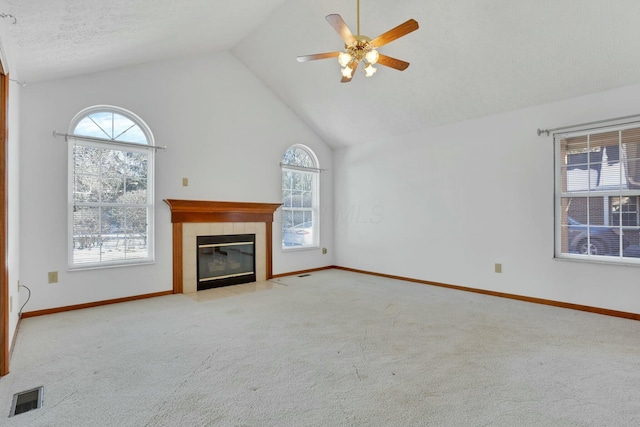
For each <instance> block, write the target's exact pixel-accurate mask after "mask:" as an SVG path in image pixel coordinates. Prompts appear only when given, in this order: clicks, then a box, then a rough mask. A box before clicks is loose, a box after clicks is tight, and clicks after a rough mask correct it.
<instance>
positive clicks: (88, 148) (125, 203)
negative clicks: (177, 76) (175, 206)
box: [68, 106, 154, 268]
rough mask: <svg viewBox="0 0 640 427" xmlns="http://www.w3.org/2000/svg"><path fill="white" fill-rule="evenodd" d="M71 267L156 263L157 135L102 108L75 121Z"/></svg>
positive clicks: (124, 114)
mask: <svg viewBox="0 0 640 427" xmlns="http://www.w3.org/2000/svg"><path fill="white" fill-rule="evenodd" d="M68 139H69V265H70V268H88V267H104V266H117V265H128V264H138V263H145V262H152V261H153V257H154V254H153V212H154V205H153V164H154V150H153V149H152V148H151V147H153V146H154V144H153V135H152V133H151V131H150V130H149V128H148V127H147V126H146V124H144V122H143V121H142V120H141V119H140V118H139V117H137V116H136V115H135V114H133V113H131V112H129V111H127V110H124V109H121V108H117V107H111V106H97V107H91V108H88V109H86V110H83V111H81V112H80V113H78V114H77V115H76V117H75V118H74V119H73V120H72V122H71V126H70V135H69V137H68Z"/></svg>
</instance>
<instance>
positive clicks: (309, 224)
mask: <svg viewBox="0 0 640 427" xmlns="http://www.w3.org/2000/svg"><path fill="white" fill-rule="evenodd" d="M281 166H282V207H281V211H282V248H283V249H284V250H292V249H307V248H317V247H318V246H319V245H320V239H319V222H320V221H319V215H318V212H319V204H320V203H319V192H318V185H319V182H318V181H319V179H318V178H319V172H320V170H319V169H318V161H317V159H316V156H315V154H314V153H313V151H311V150H310V149H309V148H308V147H305V146H303V145H300V144H297V145H293V146H291V147H289V148H288V149H287V151H286V152H285V153H284V156H282V163H281Z"/></svg>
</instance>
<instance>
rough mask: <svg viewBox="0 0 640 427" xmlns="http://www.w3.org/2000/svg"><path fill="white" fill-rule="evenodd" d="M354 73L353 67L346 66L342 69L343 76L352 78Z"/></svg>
mask: <svg viewBox="0 0 640 427" xmlns="http://www.w3.org/2000/svg"><path fill="white" fill-rule="evenodd" d="M352 75H353V69H351V68H350V67H344V68H343V69H342V77H346V78H348V79H350V78H351V77H353V76H352Z"/></svg>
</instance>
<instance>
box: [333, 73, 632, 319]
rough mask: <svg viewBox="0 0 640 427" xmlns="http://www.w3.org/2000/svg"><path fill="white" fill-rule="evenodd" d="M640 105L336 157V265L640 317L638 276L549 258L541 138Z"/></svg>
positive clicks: (459, 131)
mask: <svg viewBox="0 0 640 427" xmlns="http://www.w3.org/2000/svg"><path fill="white" fill-rule="evenodd" d="M639 98H640V85H638V86H633V87H626V88H621V89H618V90H613V91H609V92H605V93H599V94H594V95H590V96H585V97H581V98H577V99H570V100H566V101H562V102H558V103H555V104H551V105H545V106H540V107H535V108H530V109H526V110H522V111H515V112H510V113H507V114H501V115H497V116H493V117H487V118H483V119H479V120H472V121H466V122H463V123H459V124H454V125H451V126H446V127H441V128H436V129H431V130H425V131H423V132H420V133H417V134H412V135H407V136H404V137H399V138H396V139H393V140H390V141H384V142H382V143H372V144H367V145H362V146H357V147H353V148H347V149H342V150H339V151H337V152H336V153H335V156H334V164H335V170H336V172H335V174H334V180H335V183H336V186H335V200H334V203H335V206H336V216H335V220H334V228H335V233H336V246H335V248H336V250H335V251H336V261H337V264H338V265H341V266H345V267H351V268H356V269H362V270H366V271H372V272H379V273H385V274H392V275H398V276H404V277H410V278H416V279H421V280H427V281H435V282H440V283H447V284H453V285H459V286H466V287H471V288H478V289H487V290H493V291H498V292H505V293H512V294H518V295H525V296H530V297H536V298H545V299H551V300H556V301H563V302H571V303H575V304H584V305H588V306H594V307H601V308H607V309H612V310H621V311H627V312H633V313H640V288H639V287H638V285H637V283H638V279H637V276H638V272H639V271H640V268H639V267H629V266H619V265H602V264H597V265H596V264H589V263H584V262H569V261H559V260H554V258H553V248H554V231H553V230H554V220H553V200H554V179H553V174H554V163H553V162H554V158H553V147H552V144H553V143H552V137H538V136H537V134H536V129H537V128H538V127H543V128H554V127H559V126H564V125H573V124H578V123H584V122H589V121H593V120H602V119H609V118H613V117H617V116H625V115H630V114H637V113H640V108H639V107H638V102H637V101H638V99H639ZM494 263H502V268H503V273H502V274H496V273H495V272H494Z"/></svg>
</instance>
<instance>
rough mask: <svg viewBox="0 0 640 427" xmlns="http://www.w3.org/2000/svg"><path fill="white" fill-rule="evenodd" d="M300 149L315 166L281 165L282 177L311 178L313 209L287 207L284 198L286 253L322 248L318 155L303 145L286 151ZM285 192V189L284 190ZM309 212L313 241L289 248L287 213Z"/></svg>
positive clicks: (283, 220) (283, 240) (282, 212)
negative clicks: (287, 240) (288, 174)
mask: <svg viewBox="0 0 640 427" xmlns="http://www.w3.org/2000/svg"><path fill="white" fill-rule="evenodd" d="M294 148H298V149H302V150H304V151H305V152H306V153H307V154H308V155H309V157H310V158H311V160H312V162H313V166H312V167H309V166H300V165H291V164H285V163H281V164H280V166H281V168H282V174H281V175H282V176H284V174H285V173H295V174H304V175H307V176H308V177H310V178H311V191H312V195H311V207H290V206H286V203H285V200H284V196H283V204H282V206H281V208H280V211H281V212H280V214H281V224H282V227H281V233H282V243H281V247H282V250H283V251H284V252H289V251H299V250H308V249H318V248H319V247H320V171H321V169H320V167H319V163H318V158H317V157H316V154H315V153H314V152H313V150H311V149H310V148H309V147H307V146H306V145H302V144H294V145H292V146H290V147H288V148H287V150H285V153H286V152H287V151H289V150H291V149H294ZM283 191H284V188H283ZM293 211H295V212H308V213H310V214H311V222H312V241H311V242H310V243H308V244H302V245H294V246H289V245H285V233H286V232H287V228H288V223H287V221H286V220H285V215H286V213H287V212H293Z"/></svg>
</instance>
